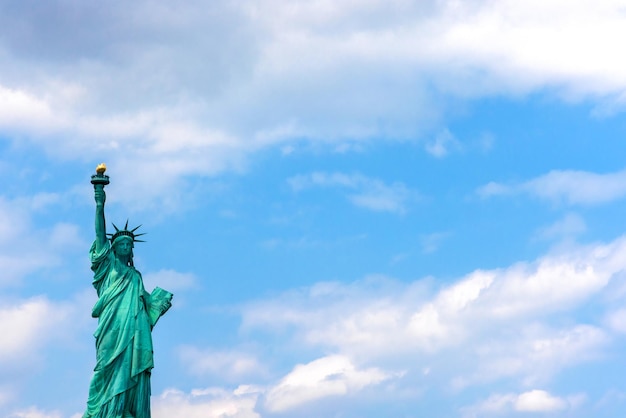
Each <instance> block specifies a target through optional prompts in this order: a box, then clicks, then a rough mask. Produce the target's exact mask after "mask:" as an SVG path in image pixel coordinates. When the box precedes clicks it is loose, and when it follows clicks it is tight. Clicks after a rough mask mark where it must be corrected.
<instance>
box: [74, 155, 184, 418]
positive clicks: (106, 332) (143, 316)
mask: <svg viewBox="0 0 626 418" xmlns="http://www.w3.org/2000/svg"><path fill="white" fill-rule="evenodd" d="M99 168H100V166H99ZM108 182H109V180H108V176H104V170H102V169H100V170H99V171H98V174H97V175H95V176H92V183H93V184H94V195H95V200H96V223H95V227H96V228H95V229H96V239H95V241H94V243H93V245H92V246H91V250H90V258H91V269H92V270H93V273H94V276H93V286H94V287H95V289H96V292H97V294H98V301H97V302H96V304H95V306H94V307H93V311H92V316H93V317H94V318H98V328H97V329H96V332H95V334H94V336H95V338H96V367H95V369H94V375H93V378H92V380H91V386H90V388H89V399H88V401H87V411H86V412H85V414H84V415H83V418H149V417H150V373H151V371H152V368H153V367H154V362H153V348H152V334H151V331H152V328H153V327H154V325H155V324H156V322H157V321H158V319H159V318H160V317H161V315H163V314H164V313H165V312H166V311H167V310H168V309H169V308H170V306H171V299H172V294H171V293H169V292H167V291H165V290H163V289H160V288H158V287H157V288H156V289H155V290H154V291H153V292H152V294H150V293H148V292H146V290H145V288H144V285H143V280H142V278H141V273H139V271H138V270H136V269H135V267H134V265H133V248H134V243H135V242H137V241H138V240H137V239H136V237H137V236H139V235H140V234H135V233H134V232H135V230H136V229H137V228H135V229H133V230H129V229H128V223H127V224H126V226H125V227H124V228H123V229H118V228H117V227H115V230H116V232H115V233H113V234H109V235H111V238H110V239H109V238H108V237H107V233H106V223H105V216H104V204H105V201H106V194H105V192H104V186H105V185H106V184H108ZM114 226H115V225H114Z"/></svg>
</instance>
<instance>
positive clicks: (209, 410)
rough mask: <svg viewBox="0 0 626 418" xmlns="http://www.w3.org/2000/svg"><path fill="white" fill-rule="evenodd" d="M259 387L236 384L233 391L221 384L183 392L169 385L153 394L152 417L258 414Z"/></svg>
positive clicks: (228, 417) (254, 416) (256, 416)
mask: <svg viewBox="0 0 626 418" xmlns="http://www.w3.org/2000/svg"><path fill="white" fill-rule="evenodd" d="M259 393H260V392H259V389H258V388H255V387H251V386H245V385H242V386H239V387H238V388H237V389H235V390H234V391H227V390H224V389H220V388H207V389H201V390H200V389H195V390H192V391H191V392H190V393H188V394H187V393H184V392H181V391H179V390H176V389H168V390H166V391H164V392H163V393H162V394H161V395H159V396H154V397H153V398H152V405H153V406H152V416H153V417H154V418H179V417H180V418H183V417H184V418H260V417H261V415H259V414H258V413H257V412H255V406H256V403H257V398H258V396H259Z"/></svg>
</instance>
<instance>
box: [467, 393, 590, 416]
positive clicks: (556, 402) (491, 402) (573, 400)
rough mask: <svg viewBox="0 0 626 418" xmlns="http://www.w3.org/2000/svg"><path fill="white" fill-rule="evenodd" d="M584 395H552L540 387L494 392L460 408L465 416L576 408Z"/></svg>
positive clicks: (557, 410)
mask: <svg viewBox="0 0 626 418" xmlns="http://www.w3.org/2000/svg"><path fill="white" fill-rule="evenodd" d="M584 399H585V395H582V394H577V395H571V396H568V397H566V398H562V397H558V396H554V395H552V394H550V393H549V392H547V391H545V390H541V389H533V390H529V391H527V392H523V393H520V394H514V393H508V394H494V395H491V396H490V397H489V398H488V399H486V400H484V401H482V402H480V403H478V404H476V405H473V406H471V407H466V408H463V409H462V414H463V416H464V417H466V418H470V417H481V416H485V415H498V416H500V415H508V414H511V413H515V412H519V413H543V414H545V413H549V412H559V411H564V410H571V409H575V408H577V407H578V406H579V405H580V404H581V403H582V402H583V401H584Z"/></svg>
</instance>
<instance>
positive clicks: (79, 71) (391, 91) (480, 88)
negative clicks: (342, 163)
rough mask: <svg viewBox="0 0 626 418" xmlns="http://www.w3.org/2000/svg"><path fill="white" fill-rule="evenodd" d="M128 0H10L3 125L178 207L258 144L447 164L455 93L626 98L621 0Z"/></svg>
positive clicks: (618, 101)
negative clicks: (197, 183)
mask: <svg viewBox="0 0 626 418" xmlns="http://www.w3.org/2000/svg"><path fill="white" fill-rule="evenodd" d="M123 6H124V7H122V4H121V3H119V2H112V3H107V5H99V6H98V7H95V6H92V5H88V4H77V3H68V2H62V1H51V2H46V4H45V5H39V4H37V5H36V7H35V6H34V5H32V4H30V3H29V2H15V1H9V2H4V3H3V5H2V6H0V15H1V16H2V17H1V18H0V25H1V26H2V27H3V32H4V36H3V37H2V39H1V40H0V66H1V67H2V68H3V74H2V76H1V77H0V110H2V111H0V115H2V116H0V131H1V132H2V134H3V136H6V137H8V138H14V140H16V141H17V140H18V138H19V141H21V142H23V143H31V144H34V145H35V146H37V147H39V148H43V149H44V150H45V151H46V152H48V153H49V154H52V155H55V156H59V157H62V158H66V159H73V160H77V159H78V160H84V159H85V158H87V159H95V158H96V157H97V158H98V159H102V158H104V159H107V161H109V162H110V163H111V164H113V165H114V166H116V167H118V172H119V173H123V174H121V176H122V177H120V178H123V180H124V183H125V184H126V186H125V187H126V189H124V190H123V191H121V192H125V193H126V194H125V196H126V198H128V199H129V198H130V196H131V195H132V194H133V191H134V193H137V191H141V193H142V195H143V196H144V197H145V198H146V199H147V200H153V199H156V200H164V193H163V191H164V190H175V189H177V188H184V186H185V185H187V186H189V185H188V184H187V183H186V179H188V178H189V177H191V176H211V175H214V174H216V173H218V172H221V171H224V170H243V169H245V167H246V162H245V161H246V158H247V156H248V155H249V154H250V153H253V152H255V151H257V150H259V149H262V148H264V147H267V146H273V145H277V144H280V145H284V144H285V143H289V144H293V145H295V144H297V143H298V141H301V140H303V139H304V140H312V141H316V142H330V143H333V144H336V143H337V142H340V143H345V142H354V141H361V140H364V139H365V140H377V139H380V138H383V139H416V138H422V137H424V138H430V137H432V138H434V139H433V141H431V142H428V143H427V144H426V148H427V150H428V152H430V153H431V154H433V155H434V156H437V157H442V156H445V155H446V154H448V153H449V152H451V151H453V150H454V149H459V148H460V147H461V144H460V143H459V142H458V141H457V140H456V139H455V138H454V137H453V136H452V135H451V134H450V133H449V132H448V131H447V130H445V128H442V127H441V120H442V117H443V116H444V115H445V114H446V106H447V105H446V103H447V102H448V101H449V100H455V99H456V98H467V97H483V96H489V95H493V94H502V93H504V94H512V95H519V94H526V93H529V92H533V91H537V90H539V89H543V88H546V87H547V88H550V89H551V90H552V91H556V92H557V93H558V94H559V95H561V96H563V97H566V98H568V99H571V98H584V97H601V98H604V102H606V103H607V105H606V106H605V107H607V108H612V107H619V106H621V105H623V102H624V100H625V99H624V97H623V91H624V87H625V86H626V78H625V77H624V74H625V73H626V71H625V68H626V61H625V60H624V59H623V58H622V57H621V54H619V53H616V52H617V51H620V50H621V44H620V42H619V40H620V39H622V38H623V37H624V36H621V35H624V34H626V33H625V31H626V29H624V28H625V27H626V25H624V20H625V17H624V13H623V10H622V9H621V2H619V1H606V2H603V3H602V5H597V4H595V3H593V2H591V1H590V0H575V1H568V2H561V1H551V2H542V1H535V0H533V1H527V2H524V3H523V5H522V4H520V3H519V2H516V1H512V0H502V1H497V2H492V1H477V2H471V3H463V2H458V1H452V0H449V1H426V2H418V3H411V2H406V1H402V0H397V1H395V0H394V1H381V0H372V1H367V2H350V1H338V2H328V1H313V2H310V1H295V2H290V4H289V5H288V6H285V5H284V4H283V3H282V2H276V1H275V0H247V1H242V2H236V3H233V2H211V4H210V5H207V4H205V3H203V2H188V3H186V5H185V7H172V6H171V5H170V4H168V3H167V2H164V1H157V2H147V1H140V2H135V3H134V4H133V5H132V7H128V5H126V4H124V5H123ZM51 16H54V20H51ZM546 16H549V17H550V18H546ZM51 21H54V22H55V23H54V25H52V24H51V23H50V22H51ZM18 22H19V23H18ZM435 132H440V133H439V134H434V133H435ZM287 147H292V145H288V146H287ZM157 170H158V172H159V181H158V182H154V181H153V180H154V173H155V172H156V171H157ZM128 171H130V172H132V175H131V174H127V173H126V172H128ZM176 200H177V197H172V199H171V201H169V202H168V204H169V205H170V206H175V205H176ZM366 200H367V199H366ZM363 204H364V205H370V206H376V205H377V204H378V203H376V202H371V201H369V200H368V201H366V202H365V203H363Z"/></svg>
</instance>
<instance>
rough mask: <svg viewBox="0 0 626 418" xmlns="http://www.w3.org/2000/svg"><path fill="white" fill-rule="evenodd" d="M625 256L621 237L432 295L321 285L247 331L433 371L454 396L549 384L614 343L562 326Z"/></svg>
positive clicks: (261, 311)
mask: <svg viewBox="0 0 626 418" xmlns="http://www.w3.org/2000/svg"><path fill="white" fill-rule="evenodd" d="M624 254H626V238H625V237H621V238H619V239H616V240H615V241H613V242H611V243H609V244H596V245H590V246H579V247H572V248H568V252H567V253H565V254H562V253H552V254H549V255H547V256H544V257H542V258H540V259H538V260H536V261H535V262H532V263H518V264H515V265H512V266H510V267H508V268H502V269H495V270H486V271H475V272H473V273H471V274H468V275H467V276H465V277H462V278H460V279H458V280H456V281H454V282H452V283H450V284H447V285H442V286H441V288H440V289H439V290H437V291H434V292H433V290H432V289H431V286H432V284H433V282H432V281H431V279H425V280H418V281H415V282H413V283H411V284H408V285H407V284H400V283H397V282H394V281H390V280H387V279H376V280H369V281H364V282H356V283H354V284H352V285H341V284H338V283H326V284H324V283H320V284H318V285H316V286H313V287H311V288H309V289H301V290H298V291H292V292H288V293H286V294H284V295H282V296H279V297H276V298H273V299H269V300H262V301H258V302H256V303H252V304H249V305H248V306H247V307H245V308H244V310H243V324H242V329H243V330H244V331H246V332H248V331H250V330H252V329H254V330H261V331H265V332H270V333H278V334H281V335H283V338H284V337H285V335H287V336H291V338H293V339H294V343H295V344H300V345H302V344H303V345H305V346H308V347H312V348H317V349H322V350H324V352H326V353H329V352H330V353H341V354H342V355H345V356H347V357H348V358H351V359H358V360H359V361H360V362H365V363H367V364H376V365H384V367H385V368H386V369H388V370H403V369H404V368H405V367H407V368H408V369H409V371H412V372H413V373H418V371H421V370H423V369H429V370H431V373H430V376H437V379H441V380H442V381H445V382H448V383H447V384H449V385H450V387H451V388H454V389H455V390H462V389H464V388H466V387H468V386H476V385H485V384H488V383H492V382H496V381H502V380H507V381H515V382H519V383H521V384H523V385H527V386H530V385H536V384H544V383H546V382H548V381H549V380H550V379H552V378H553V377H554V376H555V375H558V374H559V373H560V372H561V371H562V370H565V369H568V368H571V367H575V366H576V365H577V364H580V363H582V362H590V361H598V360H599V359H600V358H601V356H602V353H603V352H604V350H606V349H607V347H608V346H609V345H610V344H611V341H612V340H611V334H612V333H611V332H610V331H611V330H610V329H607V328H606V325H605V323H599V324H593V323H591V324H589V323H573V324H572V323H569V325H564V322H563V317H566V318H567V317H569V315H570V313H571V311H572V310H576V309H577V308H578V307H579V306H581V304H586V303H589V301H590V300H593V298H594V296H595V295H599V294H602V292H608V291H609V290H608V285H609V283H610V282H611V280H612V279H613V278H615V277H619V276H620V275H621V274H622V272H623V271H624V270H625V269H626V257H625V256H624ZM616 280H618V279H616ZM618 314H619V313H616V314H615V315H617V316H616V317H620V316H619V315H618ZM559 318H560V319H559ZM616 322H617V320H616V319H615V320H612V322H611V320H607V322H606V323H613V324H614V323H616ZM614 328H615V326H614ZM455 353H456V354H458V355H455ZM419 373H421V372H419Z"/></svg>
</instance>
